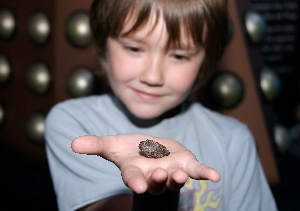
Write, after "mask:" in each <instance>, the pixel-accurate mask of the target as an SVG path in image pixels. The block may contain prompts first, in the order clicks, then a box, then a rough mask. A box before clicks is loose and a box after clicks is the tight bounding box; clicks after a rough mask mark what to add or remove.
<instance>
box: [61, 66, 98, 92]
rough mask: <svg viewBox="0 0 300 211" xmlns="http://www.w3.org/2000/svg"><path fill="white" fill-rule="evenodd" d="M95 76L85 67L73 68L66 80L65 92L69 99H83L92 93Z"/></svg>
mask: <svg viewBox="0 0 300 211" xmlns="http://www.w3.org/2000/svg"><path fill="white" fill-rule="evenodd" d="M94 88H95V76H94V74H93V73H92V71H91V69H89V68H87V67H78V68H75V69H74V70H73V71H72V72H71V73H70V75H69V76H68V79H67V90H68V93H69V94H70V96H71V97H83V96H88V95H91V94H93V93H94Z"/></svg>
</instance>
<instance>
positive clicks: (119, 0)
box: [90, 0, 228, 88]
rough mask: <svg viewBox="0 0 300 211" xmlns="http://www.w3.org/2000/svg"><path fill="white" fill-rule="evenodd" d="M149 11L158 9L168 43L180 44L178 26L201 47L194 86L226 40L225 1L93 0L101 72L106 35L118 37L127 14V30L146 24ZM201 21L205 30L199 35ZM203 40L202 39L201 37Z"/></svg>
mask: <svg viewBox="0 0 300 211" xmlns="http://www.w3.org/2000/svg"><path fill="white" fill-rule="evenodd" d="M151 12H156V14H157V15H159V14H160V12H162V14H163V16H164V20H165V23H166V28H167V32H168V34H169V42H168V45H170V44H171V43H172V44H175V45H180V41H181V40H180V35H181V33H182V31H181V30H182V29H183V30H185V31H184V32H187V34H188V35H190V37H191V38H192V41H193V42H194V44H195V45H202V46H204V48H205V51H206V56H205V59H204V62H203V64H202V66H201V69H200V71H199V74H198V78H197V79H196V80H195V85H194V88H198V87H200V85H202V84H203V82H204V81H205V79H206V78H207V76H208V75H209V73H210V72H211V71H212V70H213V68H214V66H215V65H216V63H217V61H218V60H219V59H220V57H221V55H222V53H223V49H224V47H225V44H226V40H227V33H228V17H227V1H226V0H95V1H94V2H93V4H92V7H91V12H90V24H91V30H92V35H93V38H94V42H95V47H96V51H97V54H98V55H99V59H100V64H101V66H102V69H103V72H105V71H104V70H105V62H106V41H107V38H108V37H109V36H110V37H113V38H116V37H118V36H120V33H121V31H122V29H123V25H124V22H125V20H127V18H128V17H130V16H128V15H136V18H135V20H136V22H135V24H133V27H132V29H131V30H129V32H127V33H130V32H134V31H136V30H137V29H139V28H140V27H142V26H143V24H145V23H147V21H148V19H149V17H150V14H151ZM204 24H205V26H206V27H207V32H206V34H205V35H204V36H203V29H204ZM204 37H205V39H204V40H203V38H204Z"/></svg>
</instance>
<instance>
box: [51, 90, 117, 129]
mask: <svg viewBox="0 0 300 211" xmlns="http://www.w3.org/2000/svg"><path fill="white" fill-rule="evenodd" d="M112 101H113V99H112V96H111V95H100V96H88V97H83V98H74V99H69V100H66V101H63V102H60V103H58V104H56V105H54V106H53V107H52V108H51V110H50V112H49V113H48V114H47V117H46V127H47V128H49V126H51V127H59V126H61V125H64V124H67V125H70V124H89V123H90V122H91V121H93V120H94V119H95V118H96V117H98V118H99V119H101V116H105V115H108V114H107V113H108V109H107V108H110V109H111V108H112Z"/></svg>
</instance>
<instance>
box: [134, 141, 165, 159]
mask: <svg viewBox="0 0 300 211" xmlns="http://www.w3.org/2000/svg"><path fill="white" fill-rule="evenodd" d="M139 149H140V150H141V151H142V154H143V155H144V156H145V157H147V158H162V157H165V156H168V155H169V154H170V152H169V150H168V149H167V148H166V147H165V146H164V145H161V144H160V143H158V142H155V141H153V140H149V139H147V140H146V141H141V142H140V144H139Z"/></svg>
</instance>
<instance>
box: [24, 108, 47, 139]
mask: <svg viewBox="0 0 300 211" xmlns="http://www.w3.org/2000/svg"><path fill="white" fill-rule="evenodd" d="M44 132H45V115H44V114H41V113H34V114H33V115H32V116H31V117H30V118H29V119H28V121H27V124H26V133H27V136H28V137H29V139H30V140H31V141H32V142H34V143H37V144H41V143H44V141H45V138H44Z"/></svg>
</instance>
